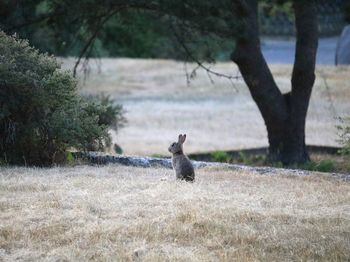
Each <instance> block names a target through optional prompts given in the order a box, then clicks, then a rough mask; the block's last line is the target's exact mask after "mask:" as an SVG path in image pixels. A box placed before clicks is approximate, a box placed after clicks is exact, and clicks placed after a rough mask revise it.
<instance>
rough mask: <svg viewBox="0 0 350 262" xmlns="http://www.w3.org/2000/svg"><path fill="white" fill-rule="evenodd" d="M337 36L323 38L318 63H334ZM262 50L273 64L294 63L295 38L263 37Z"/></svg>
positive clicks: (318, 53)
mask: <svg viewBox="0 0 350 262" xmlns="http://www.w3.org/2000/svg"><path fill="white" fill-rule="evenodd" d="M337 41H338V38H337V37H329V38H321V39H320V40H319V43H318V51H317V62H316V63H317V64H322V65H334V58H335V50H336V46H337ZM261 47H262V51H263V54H264V56H265V58H266V60H267V63H269V64H270V63H271V64H293V62H294V52H295V39H290V40H289V39H288V40H278V39H263V40H262V45H261Z"/></svg>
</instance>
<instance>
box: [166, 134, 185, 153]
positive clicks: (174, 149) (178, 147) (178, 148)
mask: <svg viewBox="0 0 350 262" xmlns="http://www.w3.org/2000/svg"><path fill="white" fill-rule="evenodd" d="M185 140H186V134H184V135H181V134H180V135H179V139H178V141H177V142H174V143H172V144H171V145H170V146H169V148H168V150H169V152H170V153H172V154H183V149H182V145H183V143H185Z"/></svg>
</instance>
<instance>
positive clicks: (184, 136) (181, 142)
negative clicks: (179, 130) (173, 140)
mask: <svg viewBox="0 0 350 262" xmlns="http://www.w3.org/2000/svg"><path fill="white" fill-rule="evenodd" d="M185 140H186V134H184V135H181V134H180V135H179V141H178V142H179V143H180V144H183V143H185Z"/></svg>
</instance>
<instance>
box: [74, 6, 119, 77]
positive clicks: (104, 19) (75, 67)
mask: <svg viewBox="0 0 350 262" xmlns="http://www.w3.org/2000/svg"><path fill="white" fill-rule="evenodd" d="M118 11H120V9H117V10H113V11H111V12H109V13H108V14H107V15H106V16H105V17H103V18H102V19H101V20H100V21H99V22H98V23H97V26H96V28H95V30H94V31H93V33H92V34H91V36H90V37H89V39H88V41H87V42H86V44H85V46H84V47H83V48H82V50H81V51H80V54H79V57H78V60H77V61H76V62H75V65H74V68H73V76H76V72H77V68H78V65H79V64H80V61H81V59H82V58H83V56H84V55H85V54H86V52H87V51H88V50H89V48H90V46H91V45H92V44H93V42H94V41H95V39H96V37H97V35H98V33H99V32H100V30H101V28H102V27H103V25H104V24H105V23H106V22H107V21H108V20H109V19H110V18H111V17H112V16H113V15H115V14H116V13H117V12H118Z"/></svg>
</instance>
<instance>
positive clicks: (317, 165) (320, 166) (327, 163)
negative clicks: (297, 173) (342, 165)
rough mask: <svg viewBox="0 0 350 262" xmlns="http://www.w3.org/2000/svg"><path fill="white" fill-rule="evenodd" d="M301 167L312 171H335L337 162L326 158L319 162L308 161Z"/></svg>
mask: <svg viewBox="0 0 350 262" xmlns="http://www.w3.org/2000/svg"><path fill="white" fill-rule="evenodd" d="M301 168H302V169H305V170H310V171H319V172H334V171H335V170H336V164H335V163H334V161H332V160H329V159H324V160H321V161H317V162H316V161H308V162H306V163H305V164H304V165H302V166H301Z"/></svg>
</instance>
